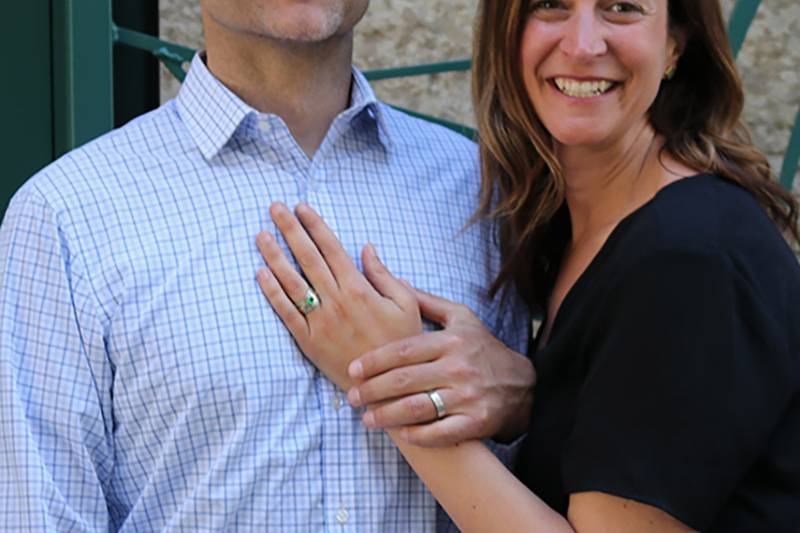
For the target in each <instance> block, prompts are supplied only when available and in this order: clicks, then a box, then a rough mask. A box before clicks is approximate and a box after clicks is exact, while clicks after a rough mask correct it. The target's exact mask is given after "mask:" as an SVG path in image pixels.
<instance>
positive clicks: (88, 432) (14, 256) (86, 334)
mask: <svg viewBox="0 0 800 533" xmlns="http://www.w3.org/2000/svg"><path fill="white" fill-rule="evenodd" d="M72 267H73V263H72V257H71V254H70V250H69V246H68V245H67V242H66V238H65V236H64V234H63V233H62V231H61V230H60V229H59V226H58V224H57V222H56V216H55V214H54V212H53V209H51V207H50V206H49V205H48V203H47V202H45V201H44V200H43V199H42V198H41V196H40V195H39V194H38V193H37V192H36V191H35V190H32V188H31V187H25V188H23V189H22V190H21V191H20V192H19V193H18V194H17V195H16V196H15V198H14V199H13V200H12V202H11V205H10V206H9V209H8V211H7V212H6V216H5V219H4V221H3V225H2V227H0V530H3V531H109V530H110V527H109V523H110V522H109V512H108V504H107V501H106V498H105V493H104V483H105V482H106V481H107V480H108V477H109V473H110V472H111V465H112V462H113V454H112V450H111V438H110V436H111V432H110V431H109V425H110V423H109V420H110V393H109V392H103V389H105V388H107V387H106V386H107V385H108V379H107V378H108V376H98V375H95V374H94V373H93V372H92V365H91V358H92V357H94V356H95V355H96V353H97V351H98V350H97V347H96V346H95V347H94V348H91V347H90V345H91V344H95V345H100V346H101V345H102V342H101V341H100V340H99V338H100V337H101V335H99V334H98V331H99V329H100V326H99V325H98V323H97V322H96V321H95V322H93V321H91V320H88V319H85V320H84V319H83V317H84V316H87V315H89V313H87V312H86V310H85V305H84V304H85V299H84V298H83V296H82V295H81V294H80V293H78V292H75V291H73V285H74V284H75V283H74V275H75V273H74V272H73V271H72ZM101 350H102V348H101ZM109 374H110V371H109Z"/></svg>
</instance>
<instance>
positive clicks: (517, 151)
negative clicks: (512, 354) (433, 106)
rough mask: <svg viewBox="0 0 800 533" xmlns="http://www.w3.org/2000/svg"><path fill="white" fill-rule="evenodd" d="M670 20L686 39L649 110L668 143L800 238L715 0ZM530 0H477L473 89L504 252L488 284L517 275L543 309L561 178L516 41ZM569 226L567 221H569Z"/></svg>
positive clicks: (555, 251)
mask: <svg viewBox="0 0 800 533" xmlns="http://www.w3.org/2000/svg"><path fill="white" fill-rule="evenodd" d="M668 1H669V11H670V26H671V28H680V29H681V30H682V31H683V32H684V34H685V35H686V37H687V41H686V46H685V49H684V52H683V54H682V55H681V58H680V60H679V62H678V68H677V71H676V73H675V76H674V77H673V78H672V80H671V81H669V82H665V83H663V84H662V86H661V89H660V91H659V93H658V96H657V97H656V99H655V101H654V103H653V105H652V107H651V108H650V111H649V116H650V121H651V124H652V125H653V127H654V129H655V131H656V132H657V133H658V134H660V135H661V136H663V137H664V140H665V144H664V147H663V150H664V151H665V152H667V153H669V154H671V155H672V156H673V157H674V158H675V159H677V160H678V161H680V162H681V163H683V164H684V165H686V166H688V167H690V168H698V169H703V170H705V171H708V172H713V173H715V174H717V175H719V176H721V177H723V178H725V179H728V180H730V181H732V182H735V183H737V184H738V185H740V186H741V187H742V188H744V189H745V190H747V191H748V192H750V194H752V195H753V197H755V198H756V200H757V201H758V202H759V203H760V204H761V205H762V206H763V208H764V209H765V210H766V212H767V214H768V215H769V216H770V218H772V220H773V221H774V222H775V224H776V225H777V226H778V228H779V229H780V230H781V231H782V232H784V234H785V235H787V236H788V237H790V238H791V239H792V240H793V241H794V242H795V243H796V244H797V243H800V234H799V233H798V203H797V200H796V199H795V198H794V196H793V195H792V194H791V193H789V192H788V191H786V190H784V189H783V188H782V187H781V186H780V185H779V184H778V183H777V182H776V181H775V180H774V179H773V175H772V171H771V169H770V165H769V163H768V161H767V159H766V157H765V156H764V155H763V154H762V153H761V152H760V151H759V150H758V149H756V148H755V147H754V146H753V144H752V142H751V140H750V136H749V134H748V132H747V129H746V128H745V126H744V125H743V123H742V122H741V113H742V108H743V106H744V93H743V91H742V84H741V80H740V79H739V75H738V73H737V71H736V67H735V64H734V60H733V56H732V53H731V49H730V46H729V44H728V38H727V35H726V31H725V23H724V21H723V17H722V10H721V8H720V4H719V0H668ZM528 3H529V0H504V1H497V0H481V2H480V5H479V8H478V16H477V19H476V27H475V46H474V57H473V78H472V92H473V99H474V104H475V111H476V118H477V124H478V131H479V144H480V153H481V176H482V177H481V180H482V189H481V203H480V208H479V211H478V216H486V217H490V218H492V219H494V220H495V221H496V223H497V229H498V234H497V236H498V238H499V243H500V249H501V251H502V257H503V262H502V266H501V269H500V272H499V274H498V277H497V279H496V280H495V281H494V283H493V284H492V287H491V289H490V292H491V294H493V295H494V294H496V293H497V292H498V291H500V290H501V289H504V288H505V287H508V286H509V285H510V284H514V285H515V286H516V289H517V290H518V291H519V292H520V294H522V296H523V297H524V298H525V299H526V301H527V302H528V303H529V304H530V305H531V306H532V307H533V308H534V309H535V310H542V308H543V306H544V305H545V300H546V298H547V294H546V293H547V291H548V290H549V287H550V286H551V284H552V282H553V280H554V277H555V274H556V269H557V268H558V264H556V263H557V261H558V260H559V258H560V256H561V253H562V252H563V249H564V246H565V245H566V242H567V240H568V239H569V234H568V232H565V230H564V229H563V228H564V224H561V223H558V222H559V221H560V222H564V219H565V218H566V211H565V207H564V194H565V182H564V177H563V174H562V172H561V168H560V167H559V164H558V161H557V160H556V158H555V155H554V151H553V139H552V137H551V136H550V134H549V132H548V131H547V130H546V129H545V128H544V126H543V125H542V123H541V122H540V121H539V118H538V117H537V115H536V112H535V111H534V109H533V106H532V104H531V102H530V99H529V97H528V93H527V91H526V90H525V86H524V84H523V81H522V74H521V72H520V70H521V66H520V57H519V54H520V42H521V38H522V32H523V29H524V26H525V23H526V20H527V17H528V9H527V6H528ZM567 231H568V230H567Z"/></svg>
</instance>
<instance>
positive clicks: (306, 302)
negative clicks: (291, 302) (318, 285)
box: [296, 287, 319, 315]
mask: <svg viewBox="0 0 800 533" xmlns="http://www.w3.org/2000/svg"><path fill="white" fill-rule="evenodd" d="M296 305H297V308H298V309H299V310H300V312H301V313H303V314H304V315H307V314H308V313H310V312H311V311H313V310H314V309H316V308H317V307H319V296H317V293H316V292H314V289H312V288H311V287H309V288H308V289H306V295H305V297H304V298H303V299H302V300H300V301H299V302H297V304H296Z"/></svg>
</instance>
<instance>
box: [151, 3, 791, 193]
mask: <svg viewBox="0 0 800 533" xmlns="http://www.w3.org/2000/svg"><path fill="white" fill-rule="evenodd" d="M703 1H705V0H703ZM742 1H747V0H742ZM733 4H734V0H723V5H724V7H725V9H726V12H727V11H729V10H730V7H731V6H732V5H733ZM476 6H477V1H476V0H434V1H423V0H372V2H371V6H370V10H369V12H368V14H367V16H366V17H365V19H364V20H363V21H362V22H361V24H359V26H358V28H357V36H356V50H355V62H356V65H358V66H359V67H361V68H364V69H370V68H380V67H389V66H399V65H407V64H414V63H423V62H433V61H444V60H449V59H461V58H467V57H469V55H470V44H471V36H472V18H473V15H474V12H475V8H476ZM160 9H161V37H162V38H164V39H167V40H170V41H174V42H178V43H181V44H186V45H189V46H193V47H198V48H199V47H202V34H201V29H200V13H199V8H198V2H197V0H161V7H160ZM738 64H739V67H740V69H741V72H742V77H743V79H744V83H745V90H746V92H747V107H746V111H745V120H746V122H747V123H748V125H749V126H750V128H751V129H752V131H753V137H754V140H755V142H756V144H757V146H758V147H759V148H761V149H762V150H764V152H766V153H767V155H768V156H769V158H770V161H771V162H772V164H773V166H774V168H775V171H776V173H777V172H779V171H780V166H781V162H782V153H783V152H784V151H785V150H786V147H787V146H788V142H789V134H790V131H791V127H792V124H793V123H794V118H795V116H796V114H797V111H798V110H800V2H798V1H797V0H764V1H763V2H762V6H761V8H760V10H759V14H758V17H757V19H756V20H755V22H754V23H753V27H752V28H751V29H750V33H749V34H748V38H747V41H746V43H745V45H744V48H743V49H742V53H741V54H740V56H739V60H738ZM176 90H177V84H176V83H175V82H174V80H172V79H171V76H169V74H167V73H166V71H164V75H163V76H162V100H163V99H167V98H170V97H171V96H173V95H174V94H175V92H176ZM376 90H377V92H378V94H379V96H380V97H381V98H383V99H384V100H386V101H388V102H391V103H394V104H398V105H402V106H404V107H408V108H411V109H415V110H419V111H423V112H426V113H429V114H434V115H436V116H441V117H444V118H448V119H451V120H455V121H458V122H462V123H467V124H472V123H473V120H472V112H471V106H470V94H469V76H468V74H467V73H453V74H439V75H434V76H426V77H422V78H414V79H405V80H386V81H381V82H378V83H376ZM795 187H796V188H797V190H798V191H800V171H798V173H797V177H796V179H795Z"/></svg>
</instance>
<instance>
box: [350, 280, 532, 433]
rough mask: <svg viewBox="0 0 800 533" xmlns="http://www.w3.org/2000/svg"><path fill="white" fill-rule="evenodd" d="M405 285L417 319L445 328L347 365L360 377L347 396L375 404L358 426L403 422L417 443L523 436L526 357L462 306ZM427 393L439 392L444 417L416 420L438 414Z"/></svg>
mask: <svg viewBox="0 0 800 533" xmlns="http://www.w3.org/2000/svg"><path fill="white" fill-rule="evenodd" d="M409 289H411V288H410V287H409ZM411 290H414V292H415V294H416V297H417V301H418V302H419V305H420V309H421V310H422V314H423V316H425V317H426V318H429V319H431V320H433V321H435V322H437V323H439V324H441V325H442V326H443V327H444V329H443V330H441V331H437V332H433V333H425V334H423V335H418V336H416V337H412V338H409V339H403V340H400V341H397V342H393V343H391V344H387V345H386V346H382V347H380V348H378V349H376V350H373V351H371V352H369V353H366V354H364V355H362V356H361V357H359V358H358V359H356V360H355V361H353V363H351V365H350V368H349V372H350V376H351V377H352V378H353V380H354V381H356V382H358V381H362V382H361V383H359V384H358V385H357V386H354V387H353V388H352V389H350V392H349V393H348V401H350V403H351V404H352V405H354V406H361V405H370V404H374V405H372V407H371V408H370V409H369V410H368V411H367V412H366V413H365V414H364V417H363V419H364V423H365V424H366V425H367V426H368V427H370V428H379V427H380V428H392V427H395V428H396V427H403V426H405V427H404V428H403V430H402V431H401V432H400V435H401V437H402V438H403V439H405V440H407V441H408V442H410V443H412V444H416V445H420V446H448V445H452V444H456V443H459V442H462V441H464V440H468V439H474V438H479V437H494V438H495V439H498V440H511V439H513V438H514V437H516V436H518V435H520V434H522V433H524V432H525V429H526V428H527V425H528V420H529V418H530V410H531V405H532V403H533V387H534V382H535V378H536V373H535V371H534V368H533V364H532V363H531V361H530V360H529V359H528V358H527V357H525V356H523V355H522V354H519V353H517V352H514V351H513V350H511V349H509V348H508V347H506V346H505V345H504V344H503V343H502V342H500V341H499V340H497V339H496V338H495V337H494V336H492V334H491V333H490V332H489V331H488V330H487V329H486V327H485V326H484V325H483V323H482V322H481V321H480V319H479V318H478V317H477V316H475V314H474V313H473V312H472V311H471V310H470V309H469V308H468V307H466V306H464V305H459V304H455V303H453V302H450V301H448V300H445V299H443V298H439V297H436V296H433V295H431V294H428V293H425V292H422V291H418V290H415V289H411ZM431 390H436V391H437V392H439V394H440V396H441V398H442V400H443V402H444V405H445V407H446V411H447V413H446V415H447V416H445V417H444V418H442V419H441V420H439V421H437V422H435V423H432V424H419V421H420V420H424V421H429V420H435V419H436V410H435V408H434V407H433V404H432V402H431V399H430V398H429V396H428V394H427V391H431Z"/></svg>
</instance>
